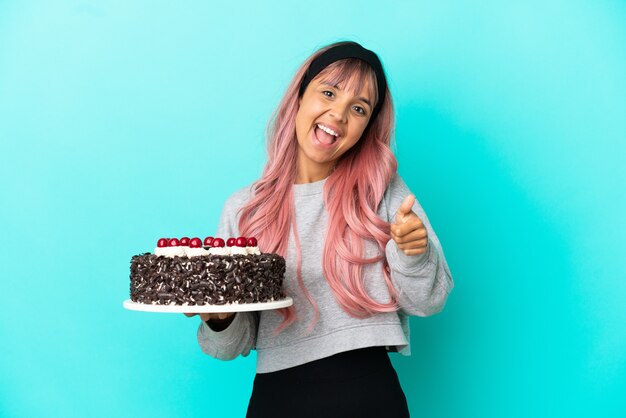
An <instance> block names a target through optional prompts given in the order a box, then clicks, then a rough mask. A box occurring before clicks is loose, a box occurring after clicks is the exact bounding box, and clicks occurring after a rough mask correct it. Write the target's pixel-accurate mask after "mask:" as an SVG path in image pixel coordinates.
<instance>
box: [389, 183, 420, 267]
mask: <svg viewBox="0 0 626 418" xmlns="http://www.w3.org/2000/svg"><path fill="white" fill-rule="evenodd" d="M413 203H415V196H413V195H408V196H407V197H406V198H405V199H404V202H402V204H401V205H400V207H399V208H398V212H396V218H395V220H394V222H393V223H392V224H391V228H390V230H391V231H390V232H391V238H392V239H393V240H394V241H395V242H396V244H397V245H398V248H400V249H401V250H402V251H403V252H404V254H406V255H418V254H424V253H425V252H426V246H427V245H428V231H427V230H426V226H424V223H423V222H422V220H421V219H420V218H419V217H418V216H417V215H416V214H415V213H413V211H412V210H411V208H412V207H413Z"/></svg>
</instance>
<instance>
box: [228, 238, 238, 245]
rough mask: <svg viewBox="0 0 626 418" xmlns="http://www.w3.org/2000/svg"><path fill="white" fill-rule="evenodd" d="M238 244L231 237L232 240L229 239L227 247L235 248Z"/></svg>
mask: <svg viewBox="0 0 626 418" xmlns="http://www.w3.org/2000/svg"><path fill="white" fill-rule="evenodd" d="M236 243H237V240H236V239H235V238H232V237H231V238H228V241H226V246H227V247H233V246H234V245H235V244H236Z"/></svg>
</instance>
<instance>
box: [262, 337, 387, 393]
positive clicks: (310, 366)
mask: <svg viewBox="0 0 626 418" xmlns="http://www.w3.org/2000/svg"><path fill="white" fill-rule="evenodd" d="M388 370H393V366H392V365H391V361H390V360H389V356H388V354H387V350H386V349H385V347H382V346H379V347H366V348H360V349H357V350H350V351H344V352H342V353H337V354H335V355H332V356H330V357H325V358H322V359H319V360H314V361H310V362H308V363H305V364H302V365H299V366H295V367H290V368H288V369H284V370H279V371H276V372H271V373H257V375H256V377H255V380H256V381H259V382H268V381H272V382H280V381H283V380H284V381H286V382H290V383H292V384H293V383H294V382H306V381H316V382H319V381H324V380H335V381H336V380H349V379H353V378H358V377H362V376H366V375H368V374H372V373H380V372H383V371H388Z"/></svg>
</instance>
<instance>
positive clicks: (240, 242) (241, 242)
mask: <svg viewBox="0 0 626 418" xmlns="http://www.w3.org/2000/svg"><path fill="white" fill-rule="evenodd" d="M246 242H247V240H246V237H239V238H237V240H236V241H235V245H236V246H237V247H245V246H246Z"/></svg>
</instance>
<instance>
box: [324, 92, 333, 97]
mask: <svg viewBox="0 0 626 418" xmlns="http://www.w3.org/2000/svg"><path fill="white" fill-rule="evenodd" d="M326 93H328V94H326ZM322 94H323V95H324V96H326V97H332V96H333V92H332V91H330V90H324V91H323V92H322Z"/></svg>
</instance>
